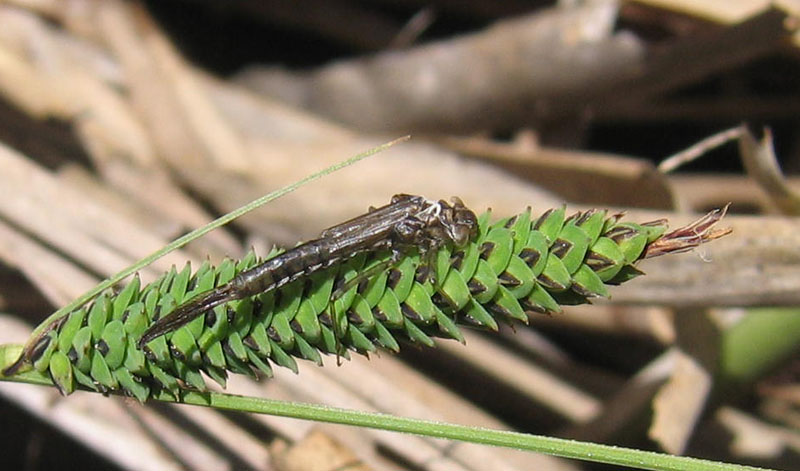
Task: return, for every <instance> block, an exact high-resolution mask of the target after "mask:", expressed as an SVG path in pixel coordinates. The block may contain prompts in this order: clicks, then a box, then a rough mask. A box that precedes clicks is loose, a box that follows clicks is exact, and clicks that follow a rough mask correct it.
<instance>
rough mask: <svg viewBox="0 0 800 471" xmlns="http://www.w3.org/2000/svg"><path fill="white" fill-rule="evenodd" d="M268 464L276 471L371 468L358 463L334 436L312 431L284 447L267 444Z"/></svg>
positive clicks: (278, 444) (283, 445) (363, 469)
mask: <svg viewBox="0 0 800 471" xmlns="http://www.w3.org/2000/svg"><path fill="white" fill-rule="evenodd" d="M271 450H272V464H273V466H275V469H276V470H277V471H334V470H337V469H347V470H352V471H369V470H371V469H373V468H371V467H369V466H367V464H366V463H363V462H361V461H360V460H359V459H358V457H357V456H356V455H355V454H354V453H353V452H352V451H350V450H349V449H347V448H346V447H344V446H342V444H340V443H338V442H337V441H336V439H335V438H333V437H331V436H330V435H327V434H325V433H323V432H321V431H319V430H314V431H312V432H311V433H310V434H308V436H306V437H305V438H304V439H303V440H301V441H299V442H296V443H294V444H293V445H292V446H287V445H286V444H285V442H276V443H274V444H273V445H272V447H271Z"/></svg>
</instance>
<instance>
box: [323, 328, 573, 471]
mask: <svg viewBox="0 0 800 471" xmlns="http://www.w3.org/2000/svg"><path fill="white" fill-rule="evenodd" d="M443 344H452V345H455V342H449V341H442V342H437V345H438V346H442V345H443ZM470 346H471V345H470ZM459 347H460V348H461V349H462V350H468V349H469V348H464V347H463V345H460V344H459V345H456V346H455V347H454V348H459ZM321 371H322V372H323V374H325V375H327V376H328V377H329V378H330V379H331V380H333V381H336V382H337V383H340V384H342V385H343V386H344V387H346V388H347V389H348V391H349V392H350V393H351V394H353V395H355V396H356V397H359V398H361V399H362V400H365V401H368V402H369V404H370V405H372V406H373V407H375V408H376V409H378V410H381V411H384V412H387V413H390V414H392V415H396V416H401V417H419V418H425V419H429V420H438V421H445V422H455V423H463V424H468V425H476V426H481V427H490V428H498V429H504V430H507V429H509V425H507V424H504V423H503V422H501V421H500V420H498V419H497V418H495V417H493V416H492V415H490V414H489V413H488V412H485V411H483V410H482V409H480V408H479V407H477V406H476V405H474V404H472V403H471V402H469V401H468V400H467V399H465V398H464V397H462V396H459V395H458V394H457V393H455V392H452V391H450V390H448V389H447V388H445V387H443V386H440V385H438V384H437V383H436V382H433V381H431V380H430V378H429V377H427V376H425V375H424V374H423V373H421V372H419V371H417V370H415V369H414V368H412V367H410V366H408V365H406V364H404V363H403V362H402V361H400V360H398V359H397V358H395V357H393V356H391V355H386V356H382V357H380V358H365V357H361V356H354V357H353V358H352V359H351V361H348V362H346V363H344V364H343V365H342V366H341V368H337V369H336V370H333V369H330V368H329V369H325V368H323V369H322V370H321ZM431 443H432V445H433V446H435V447H438V448H441V449H442V450H443V451H444V452H446V453H447V455H448V456H450V457H452V458H453V459H454V460H457V461H458V462H460V463H462V464H463V465H465V466H470V467H475V466H476V463H480V467H479V468H477V469H492V470H497V471H500V470H510V469H550V470H553V471H555V470H561V471H567V470H569V471H573V470H574V469H575V468H574V466H572V465H571V464H570V463H568V462H566V461H564V460H561V459H559V458H554V457H551V456H546V455H526V456H515V455H514V454H512V453H504V452H503V450H501V449H487V448H485V447H476V446H475V445H471V444H468V443H447V442H441V441H437V440H434V441H431Z"/></svg>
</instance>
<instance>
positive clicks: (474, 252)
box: [4, 207, 730, 402]
mask: <svg viewBox="0 0 800 471" xmlns="http://www.w3.org/2000/svg"><path fill="white" fill-rule="evenodd" d="M724 214H725V209H722V210H717V211H714V212H712V213H710V214H708V215H707V216H705V217H704V218H702V219H700V220H699V221H697V222H695V223H694V224H691V225H689V226H686V227H683V228H680V229H678V230H676V231H673V232H670V233H668V234H666V235H665V234H664V232H665V230H666V221H664V220H659V221H653V222H650V223H645V224H636V223H632V222H621V217H622V215H620V214H615V215H610V216H609V215H607V214H606V212H605V211H595V210H591V211H586V212H583V213H577V214H574V215H572V216H570V217H566V214H565V209H564V208H563V207H562V208H559V209H554V210H550V211H547V212H546V213H545V214H543V215H542V216H541V217H539V218H538V219H535V220H532V219H531V215H530V211H526V212H524V213H522V214H519V215H517V216H515V217H513V218H509V219H503V220H501V221H498V222H495V223H493V224H490V223H489V222H488V221H489V213H488V212H487V213H484V214H483V215H481V216H480V217H479V231H478V236H477V237H476V238H475V239H474V240H473V241H471V242H470V243H468V244H467V245H466V246H465V247H462V248H459V249H457V250H455V251H454V250H453V249H452V248H450V247H443V248H441V249H439V251H438V253H437V254H436V257H435V258H434V261H435V263H434V267H432V269H433V270H435V272H436V276H435V277H425V276H419V275H420V274H418V268H420V257H419V255H418V254H414V253H411V254H410V255H408V256H405V257H404V258H403V259H401V260H400V261H399V262H398V263H396V264H394V265H393V266H390V268H387V269H385V270H383V271H381V272H379V273H376V274H373V275H372V276H370V277H368V278H366V279H364V280H362V281H361V282H360V283H358V284H357V285H354V286H352V287H351V288H350V289H349V290H347V291H346V292H344V293H342V294H341V295H340V296H338V297H335V299H334V297H333V296H332V295H333V293H334V292H335V291H336V289H337V288H338V287H342V286H347V282H348V281H349V280H352V279H353V278H355V277H358V276H359V274H360V273H364V272H368V273H369V269H370V267H372V266H374V265H376V264H380V263H382V262H385V261H386V260H388V259H389V257H390V256H391V254H390V253H388V252H383V253H381V252H379V253H376V254H361V255H357V256H355V257H353V258H351V259H349V260H347V261H346V262H344V263H341V264H339V265H333V266H331V267H330V268H327V269H325V270H321V271H319V272H317V273H314V274H312V275H310V276H305V277H301V278H300V279H298V280H296V281H294V282H292V283H289V284H287V285H286V286H283V287H282V288H280V289H277V290H275V291H272V292H269V293H265V294H259V295H256V296H253V297H251V298H245V299H242V300H238V301H231V302H228V303H227V304H224V305H221V306H217V307H216V308H214V309H213V310H211V311H209V312H207V313H206V314H205V315H203V316H200V317H198V318H197V319H194V320H193V321H191V322H189V323H188V324H186V325H185V326H183V327H181V328H179V329H177V330H175V331H174V332H171V333H168V334H166V335H163V336H160V337H158V338H156V339H154V340H153V341H151V342H149V343H148V344H147V346H146V348H145V349H144V351H142V350H139V349H138V348H137V347H136V342H137V340H138V339H139V337H140V336H141V335H142V333H143V332H144V331H145V330H146V329H147V327H148V325H150V324H151V323H152V322H153V321H154V319H157V318H159V317H160V316H161V315H163V314H165V313H169V312H170V311H172V310H173V309H174V308H175V307H176V306H178V305H180V304H181V303H182V302H184V301H185V300H188V299H190V298H191V297H193V296H195V295H197V294H198V293H202V292H205V291H208V290H211V289H213V288H215V287H217V286H220V285H222V284H224V283H226V282H228V281H229V280H231V279H232V278H233V277H234V276H236V274H238V273H240V272H242V271H244V270H246V269H248V268H250V267H252V266H254V265H256V264H258V263H260V260H259V258H258V257H257V256H256V255H255V254H254V253H249V254H248V255H247V256H246V257H244V258H243V259H242V260H240V261H238V262H236V261H233V260H225V261H224V262H223V263H222V264H220V265H219V266H217V267H213V266H211V264H210V263H204V264H203V265H202V266H201V267H200V268H199V269H198V270H197V271H196V272H195V273H194V274H192V271H191V268H190V266H189V265H188V264H187V265H186V266H185V267H184V268H183V269H182V270H180V271H178V270H176V269H175V268H173V269H172V270H171V271H170V272H168V273H166V274H164V275H163V276H161V277H160V278H159V279H158V280H156V281H154V282H153V283H150V284H147V285H146V286H143V287H142V286H141V285H140V282H139V279H138V277H135V278H134V279H133V281H132V282H131V283H129V284H128V285H127V286H126V287H125V288H124V289H122V290H121V291H119V292H118V293H112V292H106V293H103V294H102V295H100V296H98V297H97V298H96V299H95V300H94V301H93V302H92V303H91V304H90V305H89V306H87V307H85V308H81V309H78V310H76V311H74V312H72V313H70V314H69V315H68V316H65V317H64V318H62V319H59V321H58V322H55V323H54V324H53V325H52V327H51V328H49V329H45V331H44V332H43V333H41V334H40V335H39V337H38V338H37V339H34V340H33V341H32V342H30V343H29V345H32V347H30V349H29V351H27V352H25V354H24V355H23V356H22V358H21V359H20V360H19V361H18V362H17V363H16V364H15V365H13V366H12V367H10V368H9V369H8V370H7V371H6V372H4V373H5V374H13V373H14V372H15V371H17V370H20V369H21V366H22V364H23V363H26V364H30V366H32V367H33V368H34V369H36V370H38V371H40V372H43V373H44V372H48V373H49V375H50V377H51V378H52V380H53V382H54V383H55V385H56V386H57V387H58V389H59V391H61V393H62V394H65V395H66V394H70V393H71V392H72V391H74V390H75V389H76V388H82V389H88V390H94V391H99V392H102V393H110V392H117V391H119V392H122V393H125V394H127V395H130V396H133V397H135V398H137V399H138V400H139V401H142V402H143V401H145V400H147V399H148V398H150V397H164V396H165V395H166V396H171V397H178V396H179V395H180V394H181V392H182V391H184V390H187V389H193V390H204V389H205V381H204V378H203V374H205V375H206V376H208V377H210V378H212V379H213V380H214V381H216V382H217V383H219V384H220V385H222V386H225V381H226V378H227V373H228V372H229V371H230V372H234V373H240V374H247V375H251V376H255V375H256V373H255V372H256V371H260V372H261V373H262V374H263V375H265V376H267V377H269V376H271V375H272V367H273V365H278V366H282V367H285V368H289V369H291V370H293V371H295V372H296V371H297V363H296V359H297V358H299V359H304V360H310V361H312V362H314V363H317V364H322V355H323V354H336V355H340V354H341V355H344V356H345V357H346V356H347V352H348V351H353V352H357V353H360V354H364V355H366V354H369V352H374V351H376V350H377V349H378V348H383V349H386V350H390V351H395V352H396V351H398V350H399V349H400V342H401V341H404V342H412V343H417V344H422V345H426V346H430V347H432V346H434V341H433V338H434V337H441V338H451V339H455V340H458V341H460V342H463V341H464V338H463V336H462V334H461V332H460V330H459V325H466V326H470V327H476V328H482V329H486V330H497V328H498V322H499V321H502V322H513V321H519V322H523V323H527V320H528V315H529V313H531V312H535V313H550V312H557V311H559V310H560V306H561V305H566V304H581V303H586V302H588V300H589V299H590V298H593V297H606V296H608V286H609V285H616V284H619V283H622V282H625V281H628V280H630V279H632V278H634V277H635V276H638V275H640V274H642V272H641V271H639V270H637V269H636V268H635V267H634V264H635V263H636V262H637V261H638V260H641V259H643V258H648V257H654V256H659V255H664V254H668V253H675V252H682V251H686V250H690V249H692V248H693V247H697V246H698V245H700V244H702V243H704V242H707V241H709V240H713V239H716V238H719V237H721V236H723V235H725V234H727V233H728V232H730V231H729V230H724V229H723V230H712V226H713V225H714V224H715V223H716V222H717V221H719V220H720V219H721V218H722V216H723V215H724ZM278 253H280V252H278V251H273V252H272V253H271V254H269V255H268V258H269V257H273V256H275V255H277V254H278ZM419 271H420V272H421V271H423V270H419ZM431 279H435V280H436V285H433V284H432V282H431V281H430V280H431ZM421 280H425V281H422V282H421ZM334 323H338V325H336V326H335V328H334ZM23 359H24V361H23Z"/></svg>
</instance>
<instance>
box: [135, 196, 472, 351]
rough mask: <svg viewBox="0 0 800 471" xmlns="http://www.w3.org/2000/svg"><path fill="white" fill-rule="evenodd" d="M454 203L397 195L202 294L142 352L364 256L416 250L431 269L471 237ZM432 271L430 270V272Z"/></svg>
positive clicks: (156, 328)
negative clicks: (441, 253) (213, 316)
mask: <svg viewBox="0 0 800 471" xmlns="http://www.w3.org/2000/svg"><path fill="white" fill-rule="evenodd" d="M451 201H452V204H449V203H447V202H445V201H442V200H440V201H432V200H429V199H426V198H423V197H422V196H414V195H406V194H400V195H395V196H394V197H392V201H391V203H389V204H387V205H385V206H382V207H380V208H376V209H371V210H370V211H369V212H368V213H366V214H363V215H361V216H358V217H356V218H353V219H351V220H349V221H347V222H344V223H342V224H338V225H336V226H333V227H331V228H329V229H326V230H325V231H323V232H322V234H320V237H319V238H317V239H314V240H311V241H308V242H306V243H304V244H301V245H298V246H297V247H295V248H293V249H290V250H288V251H286V252H283V253H282V254H280V255H278V256H276V257H273V258H271V259H269V260H266V261H264V262H263V263H261V264H259V265H257V266H255V267H253V268H251V269H249V270H247V271H244V272H242V273H240V274H239V275H237V276H236V277H235V278H233V279H232V280H231V281H230V282H229V283H226V284H224V285H222V286H219V287H217V288H216V289H213V290H211V291H208V292H205V293H201V294H199V295H197V296H195V297H194V298H192V299H190V300H188V301H186V302H185V303H183V304H181V305H180V306H178V307H177V308H176V309H175V310H174V311H172V312H171V313H169V314H168V315H167V316H165V317H162V318H161V319H159V320H158V321H156V322H155V323H154V324H153V325H151V326H150V327H149V328H148V329H147V330H146V331H145V332H144V334H142V337H141V338H140V339H139V341H138V342H137V345H138V347H139V348H140V349H141V348H142V347H144V346H145V345H146V344H147V343H148V342H150V341H151V340H153V339H155V338H157V337H159V336H161V335H164V334H166V333H168V332H172V331H174V330H175V329H178V328H179V327H181V326H183V325H185V324H187V323H188V322H190V321H192V320H193V319H196V318H197V317H199V316H201V315H203V314H204V313H205V312H207V311H209V310H210V309H213V308H214V307H216V306H219V305H221V304H224V303H226V302H229V301H234V300H238V299H243V298H246V297H248V296H253V295H256V294H259V293H265V292H268V291H272V290H275V289H278V288H280V287H282V286H284V285H286V284H287V283H290V282H292V281H294V280H296V279H298V278H299V277H301V276H305V275H310V274H312V273H314V272H316V271H318V270H321V269H324V268H327V267H329V266H331V265H333V264H335V263H339V262H341V261H344V260H347V259H349V258H351V257H353V256H355V255H357V254H360V253H363V252H374V251H379V250H391V252H392V257H391V259H390V263H395V262H397V261H399V259H400V258H401V257H402V255H404V254H406V253H407V252H408V251H410V250H414V249H416V250H418V251H419V252H420V255H422V256H423V259H424V260H426V262H427V265H428V267H429V268H430V264H431V258H432V255H434V254H435V252H436V249H438V248H440V247H441V246H443V245H445V244H453V245H454V246H456V247H461V246H464V245H465V244H467V243H468V242H469V241H470V239H471V238H472V237H474V236H475V234H476V232H477V228H478V221H477V217H476V216H475V213H473V212H472V211H471V210H470V209H468V208H466V207H465V206H464V203H462V202H461V200H460V199H458V198H455V197H454V198H453V199H452V200H451ZM429 271H430V270H429Z"/></svg>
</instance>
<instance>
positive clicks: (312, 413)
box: [0, 345, 764, 471]
mask: <svg viewBox="0 0 800 471" xmlns="http://www.w3.org/2000/svg"><path fill="white" fill-rule="evenodd" d="M21 350H22V346H20V345H3V346H2V347H0V361H2V362H3V363H4V364H3V365H0V366H2V367H5V366H7V365H8V364H9V363H10V362H11V361H13V360H14V358H16V357H17V356H18V355H19V352H20V351H21ZM0 379H5V380H8V381H15V382H24V383H28V384H38V385H42V386H47V385H52V382H51V381H50V378H48V377H47V376H46V375H44V374H42V373H39V372H37V371H35V370H34V371H27V372H23V373H18V374H16V375H14V376H10V377H8V378H4V377H3V376H2V375H0ZM163 400H164V401H166V402H177V403H181V404H191V405H196V406H204V407H212V408H214V409H222V410H230V411H236V412H251V413H256V414H267V415H275V416H281V417H290V418H293V419H304V420H314V421H317V422H330V423H334V424H341V425H351V426H357V427H369V428H373V429H380V430H389V431H393V432H402V433H410V434H414V435H422V436H428V437H435V438H446V439H449V440H459V441H463V442H470V443H478V444H481V445H491V446H499V447H505V448H515V449H518V450H526V451H532V452H537V453H546V454H549V455H553V456H560V457H563V458H574V459H579V460H585V461H593V462H597V463H606V464H613V465H618V466H628V467H632V468H638V469H649V470H658V471H701V470H702V471H715V470H716V471H756V470H764V468H756V467H752V466H743V465H737V464H728V463H720V462H716V461H709V460H701V459H697V458H688V457H684V456H673V455H666V454H662V453H655V452H651V451H640V450H634V449H630V448H622V447H615V446H610V445H601V444H597V443H588V442H579V441H575V440H566V439H563V438H553V437H545V436H541V435H529V434H525V433H519V432H509V431H503V430H493V429H487V428H480V427H467V426H464V425H456V424H448V423H444V422H434V421H430V420H422V419H411V418H406V417H396V416H392V415H388V414H380V413H374V412H361V411H353V410H347V409H340V408H336V407H329V406H324V405H320V404H305V403H297V402H284V401H278V400H275V399H264V398H257V397H244V396H237V395H234V394H225V393H216V392H195V391H186V392H185V393H184V394H182V397H181V399H180V400H175V399H169V398H163Z"/></svg>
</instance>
